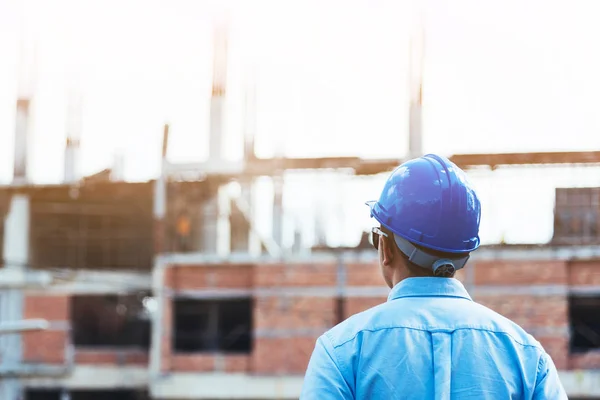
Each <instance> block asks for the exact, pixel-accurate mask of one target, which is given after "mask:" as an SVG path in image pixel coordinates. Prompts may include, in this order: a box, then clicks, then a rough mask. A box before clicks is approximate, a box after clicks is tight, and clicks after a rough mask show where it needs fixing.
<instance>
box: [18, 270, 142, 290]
mask: <svg viewBox="0 0 600 400" xmlns="http://www.w3.org/2000/svg"><path fill="white" fill-rule="evenodd" d="M53 274H54V282H55V283H54V284H52V285H50V286H48V287H45V288H40V289H36V288H31V289H28V290H27V291H26V292H27V293H28V294H43V295H53V294H55V295H64V294H119V293H133V292H136V291H143V290H150V289H151V287H152V279H151V274H150V273H144V272H114V271H86V270H69V269H65V270H61V271H54V272H53Z"/></svg>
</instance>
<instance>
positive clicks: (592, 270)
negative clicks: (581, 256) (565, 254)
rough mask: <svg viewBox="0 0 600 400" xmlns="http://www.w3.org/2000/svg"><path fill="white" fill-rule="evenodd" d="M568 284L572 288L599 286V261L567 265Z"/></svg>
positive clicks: (577, 262)
mask: <svg viewBox="0 0 600 400" xmlns="http://www.w3.org/2000/svg"><path fill="white" fill-rule="evenodd" d="M569 282H570V284H571V285H573V286H587V285H596V286H600V261H572V262H571V263H569Z"/></svg>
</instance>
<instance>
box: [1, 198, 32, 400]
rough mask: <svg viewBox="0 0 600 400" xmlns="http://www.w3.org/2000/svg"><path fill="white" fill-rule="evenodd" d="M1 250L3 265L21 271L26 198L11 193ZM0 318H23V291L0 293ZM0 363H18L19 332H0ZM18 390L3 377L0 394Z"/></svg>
mask: <svg viewBox="0 0 600 400" xmlns="http://www.w3.org/2000/svg"><path fill="white" fill-rule="evenodd" d="M3 246H4V247H3V251H4V258H5V265H6V267H5V268H6V269H12V270H15V271H18V272H19V273H20V274H19V275H21V276H22V274H21V272H23V270H25V269H26V266H27V264H28V262H29V198H28V197H27V196H26V195H14V196H13V197H12V199H11V203H10V210H9V212H8V214H7V216H6V219H5V222H4V243H3ZM1 302H2V304H1V309H0V310H1V312H2V314H1V316H0V318H1V321H2V322H16V321H20V320H21V319H22V318H23V292H22V290H21V289H19V288H14V289H6V290H4V291H3V293H2V297H1ZM0 343H1V346H0V348H1V351H0V355H1V364H2V367H3V368H6V369H12V368H16V367H18V366H19V365H20V364H21V361H22V356H23V349H22V342H21V334H20V333H10V334H5V335H2V336H0ZM19 391H20V386H19V381H18V379H14V378H9V379H4V380H3V381H2V382H1V384H0V397H1V398H3V399H4V398H6V399H16V398H17V396H18V393H19Z"/></svg>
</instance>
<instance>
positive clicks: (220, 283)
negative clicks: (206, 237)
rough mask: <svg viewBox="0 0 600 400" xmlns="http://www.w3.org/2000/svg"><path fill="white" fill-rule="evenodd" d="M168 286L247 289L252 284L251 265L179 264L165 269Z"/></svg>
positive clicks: (180, 288)
mask: <svg viewBox="0 0 600 400" xmlns="http://www.w3.org/2000/svg"><path fill="white" fill-rule="evenodd" d="M165 275H166V276H165V283H166V285H167V287H169V288H173V289H179V290H188V289H192V290H193V289H204V288H227V289H247V288H250V287H251V286H252V280H253V267H252V266H251V265H215V266H203V267H195V266H177V267H173V268H168V269H167V270H166V271H165Z"/></svg>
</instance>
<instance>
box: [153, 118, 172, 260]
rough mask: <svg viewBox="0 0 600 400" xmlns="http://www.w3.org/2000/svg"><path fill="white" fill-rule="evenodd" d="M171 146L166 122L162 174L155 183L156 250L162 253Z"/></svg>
mask: <svg viewBox="0 0 600 400" xmlns="http://www.w3.org/2000/svg"><path fill="white" fill-rule="evenodd" d="M168 146H169V125H168V124H165V126H164V132H163V146H162V154H161V160H160V162H161V165H160V175H159V176H158V179H156V182H155V183H154V204H153V206H154V210H153V214H154V252H155V254H160V253H162V252H164V251H165V237H164V236H165V227H164V221H165V215H166V213H167V177H166V176H165V168H166V163H167V151H168Z"/></svg>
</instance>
